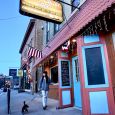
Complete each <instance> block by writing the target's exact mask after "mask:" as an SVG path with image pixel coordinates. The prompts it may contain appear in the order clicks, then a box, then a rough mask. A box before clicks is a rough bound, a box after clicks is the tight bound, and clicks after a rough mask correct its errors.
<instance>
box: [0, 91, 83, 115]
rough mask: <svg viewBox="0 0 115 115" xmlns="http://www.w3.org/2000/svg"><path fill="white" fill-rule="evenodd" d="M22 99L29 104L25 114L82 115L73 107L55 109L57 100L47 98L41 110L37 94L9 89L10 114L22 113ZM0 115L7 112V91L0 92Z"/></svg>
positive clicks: (18, 114) (20, 114) (39, 98)
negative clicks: (44, 106) (46, 106)
mask: <svg viewBox="0 0 115 115" xmlns="http://www.w3.org/2000/svg"><path fill="white" fill-rule="evenodd" d="M23 101H26V103H27V104H28V105H29V112H28V113H26V114H27V115H38V114H39V115H46V114H47V115H54V114H55V115H70V114H73V115H82V114H81V111H79V110H77V109H76V108H74V107H71V108H66V109H56V106H58V101H56V100H53V99H48V108H47V109H46V110H43V108H42V102H41V101H42V100H41V97H40V96H39V95H37V94H34V95H32V94H31V93H30V92H24V93H18V91H17V90H11V103H10V106H11V107H10V111H11V112H10V114H11V115H22V113H21V108H22V106H23ZM0 115H8V114H7V93H5V92H3V93H1V94H0Z"/></svg>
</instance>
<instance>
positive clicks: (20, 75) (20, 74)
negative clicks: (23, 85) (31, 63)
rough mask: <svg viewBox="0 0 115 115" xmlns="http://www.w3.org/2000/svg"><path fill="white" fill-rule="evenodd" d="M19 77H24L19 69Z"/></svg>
mask: <svg viewBox="0 0 115 115" xmlns="http://www.w3.org/2000/svg"><path fill="white" fill-rule="evenodd" d="M18 76H19V77H23V70H21V69H18Z"/></svg>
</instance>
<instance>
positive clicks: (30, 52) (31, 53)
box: [27, 47, 42, 58]
mask: <svg viewBox="0 0 115 115" xmlns="http://www.w3.org/2000/svg"><path fill="white" fill-rule="evenodd" d="M27 55H28V57H37V58H42V51H39V50H38V49H36V48H33V47H29V49H28V54H27Z"/></svg>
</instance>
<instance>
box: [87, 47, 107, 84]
mask: <svg viewBox="0 0 115 115" xmlns="http://www.w3.org/2000/svg"><path fill="white" fill-rule="evenodd" d="M94 52H95V53H94ZM85 56H86V66H87V77H88V85H97V84H105V78H104V71H103V62H102V56H101V49H100V47H96V48H87V49H86V50H85Z"/></svg>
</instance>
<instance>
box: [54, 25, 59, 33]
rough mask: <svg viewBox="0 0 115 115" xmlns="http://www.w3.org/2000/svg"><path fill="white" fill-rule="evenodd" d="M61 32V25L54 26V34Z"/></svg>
mask: <svg viewBox="0 0 115 115" xmlns="http://www.w3.org/2000/svg"><path fill="white" fill-rule="evenodd" d="M58 31H59V24H54V34H56V33H57V32H58Z"/></svg>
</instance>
